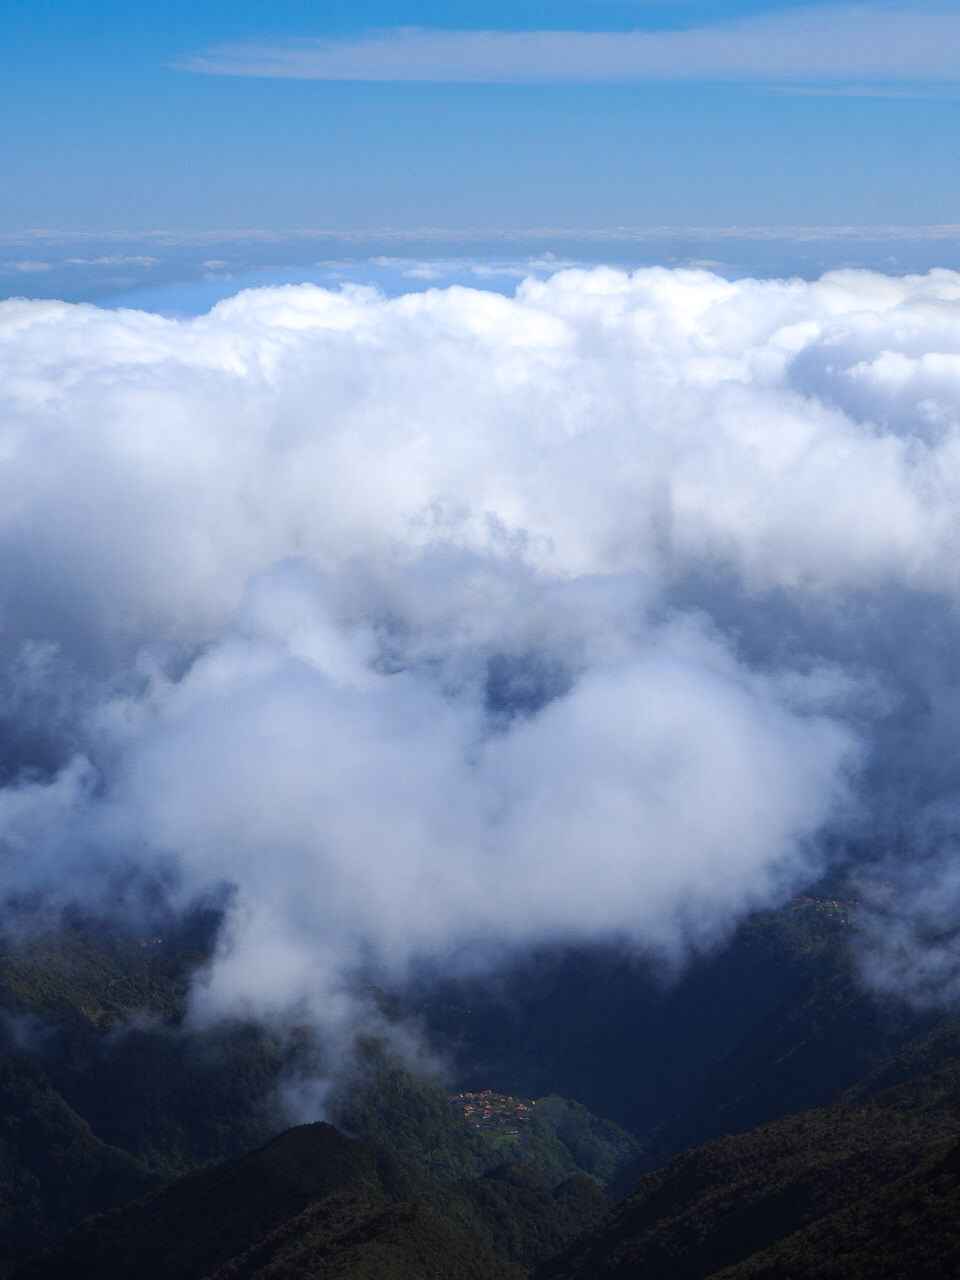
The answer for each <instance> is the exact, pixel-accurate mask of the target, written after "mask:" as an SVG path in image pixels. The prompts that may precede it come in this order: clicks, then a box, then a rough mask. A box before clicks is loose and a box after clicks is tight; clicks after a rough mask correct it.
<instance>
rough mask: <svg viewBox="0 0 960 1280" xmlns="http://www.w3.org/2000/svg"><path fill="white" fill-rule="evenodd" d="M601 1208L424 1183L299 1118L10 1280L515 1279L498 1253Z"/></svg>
mask: <svg viewBox="0 0 960 1280" xmlns="http://www.w3.org/2000/svg"><path fill="white" fill-rule="evenodd" d="M606 1203H607V1202H606V1200H605V1198H604V1197H603V1195H602V1193H601V1192H600V1191H599V1188H597V1187H596V1184H595V1183H592V1182H591V1181H590V1179H580V1180H578V1181H576V1182H575V1183H574V1184H572V1185H562V1186H561V1187H559V1188H557V1189H556V1190H555V1191H554V1190H551V1189H550V1187H549V1186H548V1185H547V1184H546V1183H544V1182H543V1180H542V1179H539V1178H538V1177H537V1176H536V1175H534V1174H531V1173H530V1172H529V1171H527V1170H523V1169H516V1170H511V1169H510V1168H508V1167H505V1168H504V1169H502V1170H500V1171H499V1172H498V1173H497V1174H496V1175H495V1176H492V1177H488V1178H484V1179H479V1180H477V1181H476V1182H469V1181H468V1182H462V1183H456V1184H441V1183H437V1182H434V1181H433V1180H432V1179H431V1178H429V1177H428V1176H427V1175H426V1174H424V1173H422V1172H420V1171H419V1170H417V1169H413V1168H412V1167H410V1166H409V1165H404V1164H402V1163H401V1162H400V1161H399V1160H397V1159H396V1158H395V1157H394V1156H392V1155H391V1154H390V1153H389V1152H387V1151H384V1150H383V1149H382V1148H378V1147H374V1146H371V1145H370V1144H367V1143H361V1142H357V1141H355V1140H353V1139H350V1138H347V1137H345V1136H344V1135H343V1134H342V1133H340V1132H339V1131H338V1130H337V1129H335V1128H333V1127H332V1126H331V1125H326V1124H317V1125H307V1126H301V1127H299V1128H296V1129H291V1130H288V1131H287V1132H286V1133H284V1134H282V1135H280V1137H278V1138H276V1139H274V1140H273V1141H272V1142H270V1143H268V1144H267V1146H266V1147H263V1148H262V1149H261V1150H259V1151H257V1152H254V1153H253V1154H251V1155H248V1156H242V1157H239V1158H238V1159H235V1160H232V1161H229V1162H227V1163H226V1164H224V1165H221V1166H218V1167H217V1168H215V1169H210V1170H204V1171H200V1172H198V1173H195V1174H191V1175H189V1176H188V1177H186V1178H183V1179H180V1180H179V1181H177V1182H175V1183H173V1184H172V1185H170V1186H169V1187H166V1188H164V1189H163V1190H161V1191H159V1192H156V1193H154V1194H153V1195H151V1196H149V1197H148V1198H147V1199H145V1200H142V1201H140V1202H138V1203H137V1204H135V1205H132V1206H131V1207H130V1208H128V1209H126V1210H120V1211H116V1212H114V1213H112V1214H109V1215H107V1216H106V1217H103V1218H100V1219H97V1220H96V1221H94V1222H92V1223H90V1224H89V1225H88V1226H87V1227H85V1228H83V1229H82V1230H80V1231H78V1232H77V1233H75V1234H74V1235H73V1236H71V1237H70V1238H69V1239H68V1240H67V1241H65V1242H64V1244H63V1245H62V1246H61V1247H60V1248H59V1249H56V1250H54V1251H51V1252H49V1253H47V1254H45V1255H39V1256H38V1257H37V1258H35V1259H33V1260H32V1261H31V1262H29V1263H27V1264H26V1265H25V1266H24V1267H23V1268H22V1269H21V1270H19V1271H17V1272H16V1276H17V1280H54V1278H55V1277H62V1278H63V1280H66V1277H71V1280H85V1278H87V1277H89V1278H90V1280H93V1278H94V1277H97V1280H111V1278H115V1280H120V1278H121V1277H129V1276H132V1275H134V1274H136V1275H138V1276H141V1277H144V1278H145V1280H193V1278H196V1280H200V1278H201V1277H204V1276H208V1275H217V1276H224V1277H226V1276H236V1277H241V1276H242V1277H254V1276H268V1275H277V1276H279V1275H287V1276H289V1275H296V1274H303V1275H311V1276H314V1275H316V1276H328V1275H329V1276H340V1275H344V1276H346V1275H350V1276H354V1275H367V1274H369V1275H370V1276H378V1277H380V1276H382V1277H389V1276H394V1275H396V1276H407V1275H410V1276H414V1275H420V1276H424V1277H427V1276H436V1277H438V1280H439V1278H440V1277H450V1276H460V1275H462V1276H464V1277H470V1278H472V1277H476V1280H487V1278H488V1277H489V1280H507V1278H508V1277H518V1276H519V1275H521V1274H522V1272H521V1271H519V1270H517V1268H516V1267H514V1266H513V1265H511V1264H510V1261H509V1260H510V1258H511V1257H512V1258H515V1259H517V1261H518V1262H520V1263H522V1264H524V1265H532V1264H533V1263H534V1262H536V1261H537V1259H538V1258H541V1257H543V1256H545V1255H546V1254H548V1253H549V1252H552V1251H553V1250H554V1249H556V1248H557V1247H558V1246H559V1245H560V1244H561V1243H563V1242H564V1241H565V1240H566V1239H569V1238H570V1237H571V1235H572V1234H574V1233H575V1232H576V1231H577V1230H578V1229H582V1228H583V1227H585V1226H586V1225H588V1224H589V1222H591V1221H593V1220H595V1219H596V1218H597V1216H598V1215H599V1214H600V1213H602V1211H603V1209H604V1208H605V1206H606ZM498 1254H499V1255H500V1257H498V1256H497V1255H498Z"/></svg>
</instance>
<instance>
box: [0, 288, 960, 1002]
mask: <svg viewBox="0 0 960 1280" xmlns="http://www.w3.org/2000/svg"><path fill="white" fill-rule="evenodd" d="M0 369H2V374H0V555H2V558H3V563H4V564H5V565H6V566H7V572H6V573H5V576H4V579H3V583H2V586H0V624H2V625H0V661H2V662H3V664H4V673H5V677H6V679H5V687H6V692H5V695H4V699H3V701H2V703H0V719H2V726H3V734H2V737H0V765H2V767H3V774H2V780H3V785H2V786H0V890H2V892H3V893H4V894H5V895H6V896H7V897H8V899H9V900H11V901H14V900H22V895H23V894H24V893H26V892H28V891H31V892H35V893H39V894H40V895H41V897H43V898H44V899H45V900H46V901H48V902H49V903H50V904H51V905H53V906H56V905H57V904H64V903H66V902H69V901H74V900H80V901H82V902H84V903H85V904H87V905H88V906H91V905H92V906H95V907H96V906H99V907H101V908H104V909H105V908H106V907H107V906H108V905H109V901H110V900H111V898H112V897H115V896H116V895H118V894H121V893H128V892H129V891H130V885H131V883H134V882H135V881H136V879H137V877H138V876H141V877H154V879H155V880H156V881H157V882H158V883H160V884H162V885H163V886H165V892H166V894H167V895H168V898H169V901H170V902H171V903H172V904H173V905H174V906H184V905H186V904H187V903H188V902H190V901H191V900H194V899H195V898H196V897H197V896H202V895H204V894H224V893H225V894H226V895H227V896H226V897H225V898H224V899H223V900H224V901H227V902H228V903H229V905H228V908H227V918H226V923H225V926H224V929H223V932H222V935H221V943H220V949H219V951H218V955H217V958H216V960H215V963H214V964H213V966H212V968H211V969H210V971H209V972H208V973H207V974H206V975H205V977H204V980H203V982H202V983H201V984H198V987H197V989H196V991H195V995H194V1002H195V1003H194V1007H195V1011H196V1014H197V1016H216V1015H217V1014H218V1013H220V1012H223V1011H230V1012H244V1011H247V1012H257V1011H259V1012H261V1013H273V1014H288V1013H299V1014H303V1015H306V1016H311V1017H313V1018H316V1019H318V1020H320V1021H321V1022H322V1020H323V1018H324V1016H325V1013H324V1011H325V1010H326V1011H328V1013H329V1011H330V1010H331V1009H333V1008H334V1007H339V1006H336V993H337V992H338V991H340V990H341V989H342V988H343V987H344V985H345V984H346V985H349V982H350V980H351V975H354V974H355V973H356V972H358V971H359V969H361V968H364V967H366V968H369V967H370V966H374V967H377V966H379V967H381V968H386V969H388V970H391V971H393V972H395V973H400V972H402V971H403V970H404V967H405V966H406V965H407V964H408V963H410V962H411V961H414V960H416V959H418V958H420V957H423V956H425V955H429V956H433V957H438V956H454V955H456V956H457V957H458V958H459V959H458V962H459V963H466V962H476V963H480V962H482V960H483V958H484V957H485V956H487V955H490V954H494V953H496V952H498V951H502V950H503V949H504V948H506V949H509V948H513V947H518V946H521V947H522V946H525V945H531V944H536V943H539V942H541V941H544V940H550V941H556V940H563V939H572V938H585V937H591V938H597V937H599V938H616V939H619V940H622V941H626V942H627V943H628V944H631V945H636V946H639V947H652V948H656V949H658V950H662V951H667V952H670V953H673V954H677V953H682V951H683V950H684V948H685V947H687V946H690V945H693V946H702V945H709V944H710V943H711V942H713V941H714V940H716V939H718V938H720V937H722V936H723V934H724V932H725V930H727V929H728V928H729V927H730V926H731V925H732V923H733V922H735V921H736V920H737V919H738V918H739V917H740V916H741V915H742V914H743V912H745V911H747V910H749V909H751V908H752V907H755V906H761V905H764V904H770V903H774V902H777V901H779V900H780V899H782V897H783V896H784V895H786V894H788V893H789V892H791V891H792V890H794V889H795V888H797V887H799V886H800V885H802V884H804V883H805V882H807V881H808V880H809V879H810V878H811V877H814V876H816V875H818V874H819V873H820V872H821V870H822V869H823V867H824V865H826V862H827V860H828V858H830V857H832V858H836V857H838V856H840V857H841V859H842V858H844V857H849V856H851V855H850V854H849V852H848V851H849V849H851V848H854V847H856V849H857V850H859V851H860V852H859V853H858V854H857V857H858V858H860V859H861V860H862V859H863V856H864V855H863V852H862V851H863V850H864V849H865V848H866V849H867V850H868V857H867V860H868V861H869V860H870V859H874V860H875V861H878V862H879V861H880V860H881V859H887V860H889V857H890V856H891V855H890V850H891V849H893V848H894V847H895V848H896V849H898V850H901V851H903V852H901V853H900V854H898V855H897V856H898V857H899V858H900V861H901V863H902V864H903V866H904V867H909V884H908V885H907V882H906V880H905V885H906V888H905V891H904V897H903V901H904V902H905V903H907V904H909V903H910V902H911V901H916V902H919V901H920V900H921V897H922V890H923V885H924V884H925V883H926V882H925V881H924V879H923V870H922V867H923V866H925V865H932V863H931V862H930V852H929V840H927V842H926V844H925V845H924V858H925V859H926V861H925V862H922V863H921V862H920V861H916V860H911V857H910V838H911V832H914V833H917V832H920V831H921V830H923V831H925V832H926V831H929V829H930V822H931V819H930V814H931V812H932V811H933V809H934V808H935V810H936V813H937V814H938V815H939V817H938V823H939V824H940V825H939V826H938V828H937V829H938V830H941V829H942V830H943V831H944V832H945V833H946V834H945V836H944V840H945V841H946V843H945V844H944V846H943V847H944V849H947V850H949V848H951V847H952V845H950V843H949V842H950V840H951V839H952V838H953V837H952V835H951V832H952V831H953V828H954V826H955V825H957V823H956V817H957V816H960V807H958V800H960V771H958V769H957V767H956V766H955V765H954V763H953V761H954V759H955V758H956V757H957V751H956V748H957V746H958V745H960V743H958V742H957V736H958V731H957V730H956V728H955V724H956V723H958V721H956V720H955V718H954V717H953V716H952V715H951V714H950V712H949V708H950V706H951V705H952V704H951V698H952V697H953V696H954V695H953V692H952V691H953V689H955V687H956V682H957V678H958V675H960V672H958V671H957V670H956V669H955V668H956V662H955V659H954V656H953V655H954V652H955V651H960V650H958V649H957V646H956V645H955V644H954V640H955V638H956V632H957V616H956V611H957V605H958V596H960V574H958V565H960V523H958V518H957V512H958V511H960V465H958V463H960V456H958V451H960V429H958V421H960V373H958V371H960V277H958V276H956V275H954V274H952V273H949V272H934V273H931V274H930V275H928V276H924V277H910V278H903V279H891V278H885V277H882V276H877V275H872V274H868V273H854V272H847V273H844V272H839V273H833V274H831V275H829V276H825V277H824V278H823V279H821V280H819V281H816V282H813V283H804V282H801V281H767V282H758V281H753V280H741V281H735V282H728V281H724V280H722V279H719V278H718V277H715V276H713V275H711V274H709V273H708V272H706V271H667V270H663V269H651V270H644V271H639V272H636V273H634V274H633V275H630V274H627V273H625V272H621V271H615V270H608V269H596V270H591V271H581V270H566V271H559V272H557V273H556V274H554V275H553V276H551V277H550V278H549V279H546V280H539V281H537V280H528V281H525V282H524V283H522V284H521V285H520V286H519V288H518V290H517V293H516V296H515V297H513V298H505V297H502V296H500V295H497V294H492V293H488V292H484V291H482V290H471V289H465V288H450V289H444V290H431V291H428V292H425V293H417V294H411V295H407V296H403V297H399V298H395V299H386V298H384V297H383V296H382V295H381V294H379V293H378V292H377V291H375V290H372V289H365V288H358V287H348V288H344V289H343V290H341V291H339V292H331V291H326V290H323V289H319V288H314V287H312V286H302V287H286V288H277V289H260V290H252V291H247V292H244V293H241V294H238V295H237V296H236V297H235V298H233V299H231V300H230V301H228V302H224V303H221V304H220V305H218V306H217V307H215V308H214V309H213V311H211V312H210V313H209V314H208V315H206V316H202V317H199V318H197V319H192V320H172V319H164V318H161V317H158V316H155V315H147V314H144V313H139V312H132V311H102V310H98V309H96V308H94V307H89V306H67V305H65V304H50V303H42V304H41V303H38V304H31V303H28V302H24V301H23V300H18V301H13V302H7V303H3V304H0ZM838 850H839V854H838ZM943 856H944V857H947V856H948V854H947V853H945V854H944V855H943ZM936 865H937V874H938V875H942V874H943V871H942V865H941V862H937V864H936ZM918 882H919V883H920V888H919V889H918ZM918 894H919V895H920V896H918ZM908 915H909V913H908ZM904 928H905V929H906V933H903V932H900V933H898V935H897V937H898V941H897V947H898V948H899V949H900V952H901V953H902V949H903V947H904V946H905V945H906V944H905V943H904V941H903V939H904V937H907V936H913V935H912V934H910V932H909V930H910V924H909V919H908V921H907V924H905V926H904ZM916 945H917V946H918V947H920V946H922V939H920V938H919V936H918V938H917V941H916ZM871 965H872V971H873V972H874V973H880V972H881V971H883V965H884V960H883V956H882V954H881V953H880V952H876V951H875V953H874V954H873V955H872V959H871ZM919 968H922V966H919ZM919 968H918V971H919ZM928 970H929V966H928V968H927V969H924V972H928ZM338 1016H339V1015H338Z"/></svg>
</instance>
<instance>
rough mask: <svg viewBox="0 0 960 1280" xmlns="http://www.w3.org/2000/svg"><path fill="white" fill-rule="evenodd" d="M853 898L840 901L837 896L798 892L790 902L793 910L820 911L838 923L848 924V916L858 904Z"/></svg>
mask: <svg viewBox="0 0 960 1280" xmlns="http://www.w3.org/2000/svg"><path fill="white" fill-rule="evenodd" d="M859 905H860V904H859V902H857V901H856V900H855V899H853V898H847V899H846V900H845V901H841V900H840V899H838V898H811V897H810V896H809V894H806V893H801V894H798V895H797V896H796V897H795V898H794V899H793V902H792V906H793V909H794V911H820V912H822V913H823V914H825V915H828V916H831V917H833V918H834V919H836V921H837V922H838V923H839V924H849V923H850V917H851V915H852V914H853V912H854V911H855V910H856V908H857V907H858V906H859Z"/></svg>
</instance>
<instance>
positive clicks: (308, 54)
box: [173, 4, 960, 85]
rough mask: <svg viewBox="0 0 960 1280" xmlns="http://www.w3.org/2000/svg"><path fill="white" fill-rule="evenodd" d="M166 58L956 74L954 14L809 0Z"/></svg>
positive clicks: (479, 68) (741, 78)
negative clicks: (657, 19)
mask: <svg viewBox="0 0 960 1280" xmlns="http://www.w3.org/2000/svg"><path fill="white" fill-rule="evenodd" d="M173 65H174V66H175V67H176V68H178V69H180V70H183V71H192V72H199V73H203V74H208V75H232V76H261V77H271V78H282V79H303V80H370V81H428V82H429V81H433V82H444V81H446V82H461V83H502V84H526V83H544V84H549V83H631V82H642V81H697V80H707V81H729V82H747V83H749V82H760V83H770V84H826V85H840V84H904V83H918V82H919V83H926V84H930V83H939V84H943V83H948V84H949V83H954V82H956V81H958V80H960V12H958V11H957V10H956V9H955V8H953V6H951V7H949V8H948V7H945V6H931V7H928V8H920V9H918V8H916V7H914V8H912V9H907V8H905V7H888V6H877V5H867V4H860V5H840V6H830V7H819V6H818V7H815V8H798V9H791V10H786V11H783V12H780V13H776V14H762V15H758V16H753V17H749V18H744V19H739V20H736V21H726V22H718V23H714V24H711V25H709V26H703V27H696V28H691V29H686V30H635V31H624V32H617V31H495V30H488V31H456V30H447V31H444V30H436V29H427V28H421V27H401V28H395V29H390V30H381V31H372V32H367V33H364V34H362V35H358V36H351V37H348V38H341V39H326V38H322V39H304V40H298V41H289V42H277V43H264V42H259V41H256V42H247V43H233V44H223V45H218V46H216V47H214V48H212V49H209V50H207V51H204V52H200V53H196V54H191V55H189V56H185V57H183V58H180V59H178V60H177V61H176V62H175V63H174V64H173Z"/></svg>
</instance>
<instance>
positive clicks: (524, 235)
mask: <svg viewBox="0 0 960 1280" xmlns="http://www.w3.org/2000/svg"><path fill="white" fill-rule="evenodd" d="M543 236H551V237H553V238H555V239H565V240H577V239H580V240H596V241H600V242H602V241H610V240H617V239H620V240H638V241H642V240H652V239H657V238H662V237H668V236H673V237H681V238H683V237H711V236H712V237H717V238H722V239H756V240H794V241H802V240H812V241H815V240H847V239H861V240H863V239H870V240H947V239H952V238H960V223H924V224H919V225H904V224H890V225H884V224H877V223H870V224H855V223H841V224H836V225H830V226H819V225H813V226H811V225H787V226H780V225H748V224H739V223H733V224H721V225H716V226H709V225H693V224H671V223H659V224H654V225H649V226H647V225H634V226H626V225H625V226H611V227H551V226H542V227H528V228H524V227H473V228H466V229H457V228H452V227H431V226H423V227H406V228H404V227H360V228H354V229H352V230H344V229H337V228H327V227H300V228H296V229H292V230H279V229H271V228H267V227H232V228H227V227H221V228H216V229H206V230H205V229H201V228H182V229H171V228H159V227H153V228H150V229H147V230H131V229H113V230H95V231H93V230H69V229H54V228H48V227H29V228H24V229H21V230H17V231H0V244H24V243H36V242H42V241H48V242H57V241H60V242H63V243H80V242H90V241H101V240H113V241H118V240H124V241H134V240H135V241H141V242H142V241H155V242H157V243H161V244H162V243H167V244H171V245H173V244H204V243H216V242H222V241H226V240H235V241H250V242H256V241H261V242H265V243H270V242H276V243H282V242H284V241H293V240H346V241H349V240H356V241H359V242H374V241H378V240H379V241H383V240H397V241H400V242H402V241H411V240H437V241H441V242H453V241H477V242H483V241H491V240H493V241H503V242H505V243H506V242H510V241H527V240H533V239H535V238H538V237H543Z"/></svg>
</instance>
